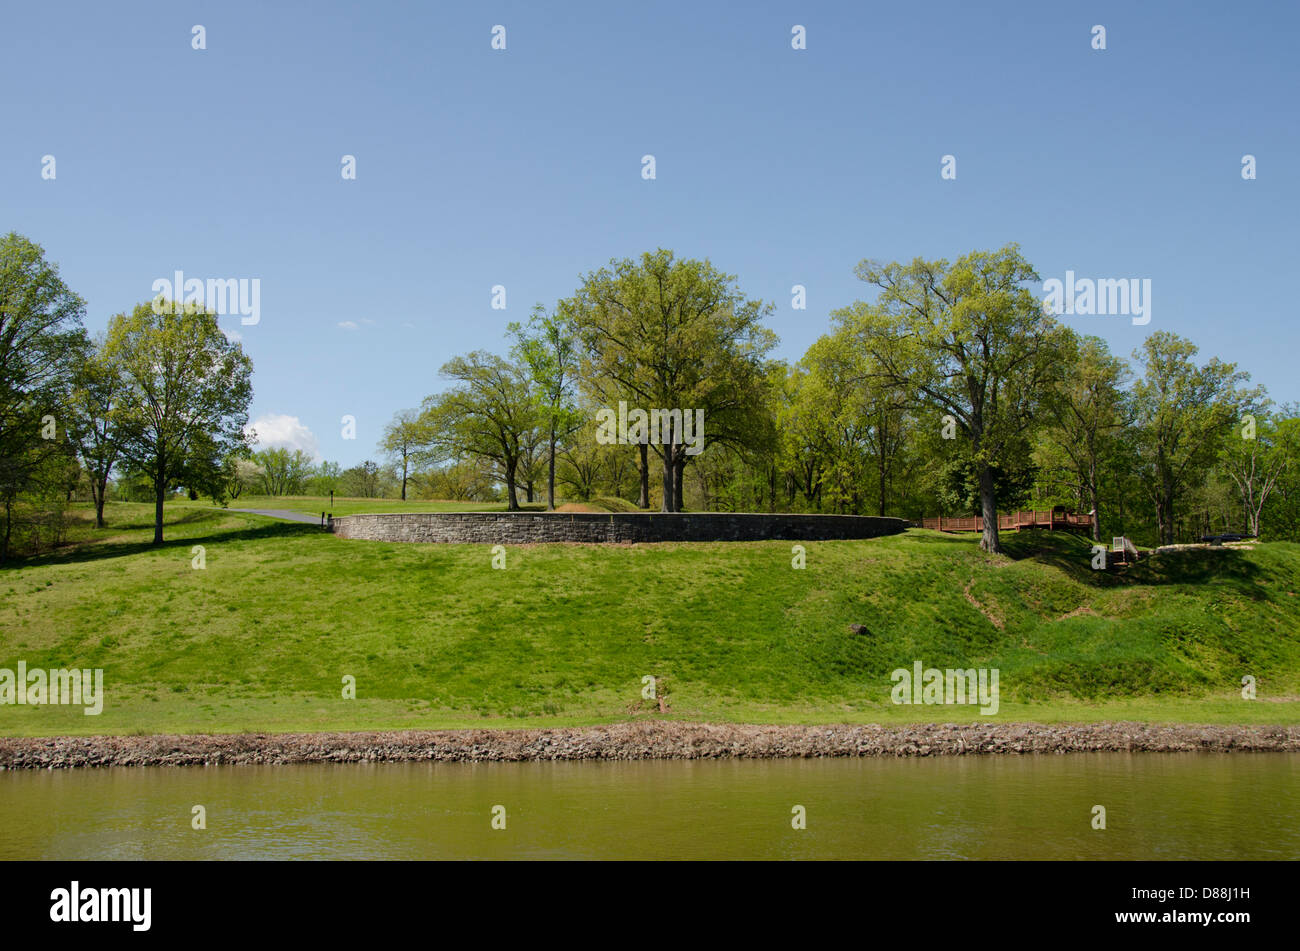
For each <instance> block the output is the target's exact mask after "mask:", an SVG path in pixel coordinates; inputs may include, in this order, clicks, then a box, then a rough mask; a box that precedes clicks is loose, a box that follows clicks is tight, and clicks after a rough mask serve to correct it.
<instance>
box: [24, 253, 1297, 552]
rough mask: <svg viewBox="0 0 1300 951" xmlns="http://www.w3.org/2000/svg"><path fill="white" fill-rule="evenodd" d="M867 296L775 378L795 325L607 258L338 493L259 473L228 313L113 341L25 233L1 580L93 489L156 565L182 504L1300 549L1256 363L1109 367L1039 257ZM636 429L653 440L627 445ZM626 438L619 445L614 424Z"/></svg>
mask: <svg viewBox="0 0 1300 951" xmlns="http://www.w3.org/2000/svg"><path fill="white" fill-rule="evenodd" d="M857 276H858V277H859V278H860V279H861V280H862V281H863V282H864V283H865V284H866V285H867V286H868V288H869V289H870V290H869V295H868V297H867V299H864V300H859V301H855V302H852V303H849V304H847V305H845V306H844V307H841V308H838V309H836V310H834V311H833V312H832V314H831V324H830V326H829V328H828V331H827V333H826V334H824V335H823V336H822V337H820V338H819V339H818V340H816V341H815V342H814V343H813V344H812V346H810V347H809V348H808V351H807V352H806V353H805V354H804V356H803V357H802V358H801V359H800V360H798V361H796V362H793V363H788V362H786V361H782V360H778V359H775V358H773V357H772V351H773V349H774V348H775V346H776V343H777V339H776V335H775V334H774V333H773V332H772V330H771V329H770V328H768V327H767V326H765V323H764V321H765V319H766V318H767V317H768V316H770V314H771V312H772V306H771V305H770V304H766V303H764V302H763V301H761V300H758V299H754V298H751V297H749V296H748V295H746V294H745V293H744V292H743V291H742V290H741V288H740V286H739V284H738V282H737V278H736V277H735V276H734V275H730V274H726V273H724V272H722V271H719V270H717V269H716V268H715V267H714V266H713V265H712V264H711V263H710V262H709V261H708V260H695V259H681V258H678V257H676V256H675V255H674V254H673V252H671V251H667V250H663V249H660V250H657V251H655V252H653V253H646V254H643V255H641V256H640V257H639V258H635V259H623V260H615V261H611V262H610V263H609V265H608V266H606V267H602V268H599V269H597V270H595V271H592V272H589V273H587V274H586V275H583V276H582V277H581V278H580V280H579V283H578V286H577V288H576V289H575V291H574V293H573V294H572V295H571V296H569V297H566V298H563V299H561V300H559V301H556V302H555V303H554V304H553V305H551V306H549V307H545V306H542V305H538V306H537V307H536V308H535V309H534V310H533V312H532V314H531V316H530V318H529V319H528V320H527V321H526V322H522V323H512V324H510V325H508V328H507V346H506V347H505V348H504V352H502V353H492V352H488V351H483V350H480V351H474V352H472V353H468V354H464V355H461V356H456V357H453V358H452V359H450V360H448V361H447V362H446V363H445V364H444V365H443V366H442V369H441V375H442V378H443V379H444V380H445V381H446V384H447V385H446V386H444V388H443V389H441V390H440V391H439V392H436V393H433V394H432V395H430V396H429V397H428V398H426V399H425V400H424V401H423V403H422V404H421V405H420V406H418V407H412V408H410V409H405V410H401V411H399V412H398V413H396V414H395V415H394V417H393V419H392V420H391V422H390V423H389V424H388V425H387V426H386V427H385V429H384V432H383V435H382V438H381V440H380V442H379V445H378V447H377V448H378V450H379V453H380V459H379V460H378V461H376V460H367V461H365V462H363V463H361V464H359V465H357V466H353V467H351V468H349V469H343V468H342V467H340V466H339V465H338V464H337V463H332V462H328V461H326V462H322V463H319V464H317V463H315V462H314V461H313V460H312V458H311V457H310V456H308V455H307V454H306V453H303V452H302V451H300V450H289V449H282V448H273V449H264V450H261V451H254V449H253V446H252V445H250V439H249V437H248V436H247V435H246V433H245V427H246V424H247V421H248V406H249V403H250V401H251V398H252V382H251V381H252V364H251V361H250V360H249V359H248V357H247V356H246V355H245V354H244V353H243V351H242V348H241V347H240V346H239V344H238V343H236V342H232V341H230V340H228V339H227V338H226V336H225V335H224V334H223V333H222V332H221V330H220V329H219V327H218V325H217V320H216V316H215V315H214V314H211V313H208V312H206V311H204V310H203V309H202V308H200V307H197V306H185V307H181V306H179V305H176V304H175V303H174V302H169V301H149V302H145V303H141V304H138V305H136V306H135V307H133V308H132V309H131V310H130V311H129V312H123V313H120V314H117V315H115V316H114V317H113V318H111V320H110V321H109V326H108V329H107V332H106V333H105V334H103V335H102V336H100V337H98V338H94V339H92V338H91V337H90V336H89V335H88V334H87V332H86V331H85V329H84V327H83V326H82V322H83V319H84V313H85V304H84V302H83V301H82V300H81V298H80V297H78V296H77V295H76V294H75V293H73V292H72V291H71V290H70V289H68V288H67V286H66V285H65V284H64V283H63V281H62V280H61V279H60V277H59V275H58V269H57V267H55V266H54V265H52V264H50V263H49V262H47V261H46V260H45V255H44V252H43V250H42V249H41V248H40V247H39V246H37V245H36V244H34V243H32V242H31V241H29V240H28V239H26V238H23V237H21V236H19V235H16V234H10V235H8V236H6V237H5V238H3V239H0V515H2V517H3V525H2V526H0V528H2V529H3V531H2V533H0V559H3V558H4V557H5V556H6V555H7V554H8V553H9V551H10V549H11V546H12V543H13V541H14V538H15V533H17V534H18V535H19V536H22V537H20V538H19V540H18V547H19V548H27V549H30V547H31V544H30V540H31V539H32V538H36V537H38V536H39V534H40V532H41V531H43V530H45V528H46V527H47V526H45V524H44V522H43V520H47V521H48V519H49V513H50V512H56V513H57V512H58V511H59V510H60V505H61V504H63V503H65V502H67V501H68V500H71V499H72V498H73V497H74V495H75V496H77V497H80V493H83V492H84V493H85V494H86V495H87V496H88V497H89V498H90V499H91V500H92V501H93V502H94V507H95V513H96V523H97V524H98V525H100V526H102V525H103V512H104V503H105V499H106V497H107V496H108V494H109V493H110V492H112V493H114V497H119V498H133V499H142V500H143V499H149V500H152V501H153V502H154V504H155V532H154V540H155V542H159V543H160V542H161V541H162V510H163V503H164V501H165V500H166V499H167V498H169V497H170V496H171V495H172V494H173V493H176V492H178V491H179V492H184V493H187V494H188V495H189V496H190V497H191V498H198V497H200V496H203V497H210V498H212V499H215V500H217V501H219V502H223V503H224V502H227V501H228V500H230V499H232V498H238V497H239V496H240V495H241V494H242V493H244V492H248V493H249V494H254V493H261V494H266V495H292V494H303V493H306V494H311V495H320V496H324V495H327V494H328V493H329V492H335V493H337V494H340V495H346V496H362V497H376V498H377V497H393V498H401V499H407V498H438V499H452V500H463V501H484V502H486V501H489V500H504V502H505V504H506V506H507V507H508V508H509V509H512V510H513V509H518V508H520V507H521V506H522V505H526V504H529V503H532V504H534V505H538V504H542V503H543V501H544V504H545V505H546V506H547V507H551V508H554V507H556V506H557V504H558V503H559V502H561V501H579V502H583V501H590V500H592V499H596V498H600V497H603V498H606V499H610V500H614V499H617V500H623V504H624V505H626V507H628V508H634V507H637V508H641V509H647V510H648V509H657V510H659V511H662V512H680V511H684V510H688V509H697V510H729V511H756V510H762V511H809V512H831V513H844V514H879V515H897V516H902V517H904V518H908V519H914V520H915V519H920V518H922V517H926V516H934V515H945V516H954V515H969V514H980V515H983V516H984V525H985V528H984V533H983V536H982V538H981V546H982V547H983V548H985V549H986V550H989V551H997V550H999V547H1000V542H999V536H998V530H997V518H996V516H997V514H998V513H999V512H1005V511H1008V510H1011V509H1014V508H1018V507H1026V506H1031V507H1034V508H1047V507H1054V506H1064V507H1067V508H1070V509H1072V510H1074V511H1078V512H1092V513H1094V515H1095V518H1094V520H1093V532H1094V537H1096V538H1098V539H1101V538H1105V537H1108V536H1109V535H1118V534H1125V535H1128V536H1129V537H1131V538H1133V539H1134V540H1136V541H1138V542H1139V543H1140V544H1152V543H1171V542H1175V541H1180V540H1188V539H1192V538H1195V537H1198V536H1199V535H1200V534H1202V533H1204V532H1207V531H1215V530H1218V531H1223V530H1229V531H1245V532H1249V533H1251V534H1259V535H1266V536H1267V537H1272V538H1292V539H1296V538H1300V465H1298V464H1297V460H1300V413H1297V411H1296V408H1295V407H1293V406H1283V407H1277V406H1275V405H1274V404H1273V403H1272V402H1271V401H1270V400H1269V398H1268V396H1267V394H1266V392H1265V390H1264V389H1263V387H1258V386H1253V387H1252V386H1250V385H1249V376H1248V374H1247V373H1245V372H1244V371H1242V370H1240V369H1239V368H1238V367H1237V366H1236V365H1234V364H1231V363H1226V362H1224V361H1221V360H1219V359H1217V358H1210V359H1208V360H1202V359H1201V358H1200V356H1199V354H1198V351H1197V348H1196V346H1195V345H1194V344H1193V343H1192V342H1191V341H1189V340H1186V339H1184V338H1182V337H1180V336H1178V335H1176V334H1173V333H1171V332H1169V331H1159V332H1156V333H1153V334H1151V335H1150V336H1148V337H1147V338H1146V339H1145V340H1144V341H1143V342H1142V344H1141V346H1140V347H1138V349H1137V350H1136V351H1134V353H1133V354H1132V355H1131V358H1125V357H1123V356H1120V355H1118V354H1113V353H1111V352H1110V351H1109V349H1108V347H1107V345H1106V343H1105V342H1104V341H1103V340H1102V339H1101V338H1099V337H1095V336H1088V335H1083V334H1080V333H1078V332H1077V331H1075V330H1073V329H1072V328H1070V327H1067V326H1065V325H1063V324H1061V323H1060V322H1059V321H1057V320H1056V319H1055V318H1054V317H1053V315H1052V314H1051V313H1050V312H1049V310H1048V309H1047V308H1045V307H1044V305H1043V303H1042V302H1041V301H1040V300H1038V299H1037V298H1036V297H1035V296H1034V294H1033V292H1032V291H1031V290H1030V285H1032V284H1034V283H1035V282H1037V281H1038V275H1037V274H1036V273H1035V272H1034V270H1033V268H1032V267H1031V265H1030V264H1029V263H1028V262H1027V261H1026V260H1025V259H1024V257H1023V256H1022V254H1021V253H1020V250H1019V249H1018V248H1017V247H1016V246H1015V245H1008V246H1007V247H1004V248H1000V249H997V250H993V251H974V252H972V253H970V254H967V255H964V256H962V257H961V258H959V259H957V260H956V261H954V262H948V261H946V260H936V261H927V260H923V259H920V258H918V259H915V260H913V261H911V262H908V263H900V262H888V263H886V262H881V261H871V260H867V261H863V262H862V263H861V264H859V265H858V267H857ZM616 411H617V413H616ZM638 413H644V414H647V415H651V414H653V415H654V416H657V420H658V423H659V426H658V428H657V429H655V430H654V431H653V432H649V431H647V428H646V427H644V426H639V424H636V425H630V426H625V425H624V423H625V422H627V421H629V420H631V421H633V422H634V423H635V421H636V420H637V418H638V415H637V414H638ZM691 413H695V414H698V415H697V416H696V417H695V418H697V419H699V420H701V421H702V436H703V441H702V446H703V449H704V451H703V452H697V451H695V449H693V448H692V446H691V445H690V437H691V435H692V433H691V432H690V431H689V430H688V429H687V427H686V426H685V425H684V422H685V421H689V419H691V418H692V417H691V416H690V415H684V414H691ZM613 415H618V417H619V420H620V426H619V439H617V440H611V439H610V438H608V437H609V430H608V428H605V429H604V430H602V426H605V427H608V421H609V420H610V418H611V417H612V416H613ZM638 427H639V428H638ZM625 430H626V431H625ZM695 435H699V434H695ZM695 448H696V449H697V448H698V446H697V447H695Z"/></svg>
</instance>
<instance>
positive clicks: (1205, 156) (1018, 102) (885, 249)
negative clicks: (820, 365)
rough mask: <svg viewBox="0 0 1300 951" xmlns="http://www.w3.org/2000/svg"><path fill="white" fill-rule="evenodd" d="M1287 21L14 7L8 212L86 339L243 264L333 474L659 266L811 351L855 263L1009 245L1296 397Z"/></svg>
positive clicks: (0, 195)
mask: <svg viewBox="0 0 1300 951" xmlns="http://www.w3.org/2000/svg"><path fill="white" fill-rule="evenodd" d="M1298 9H1300V7H1298V6H1297V5H1296V4H1291V3H1276V4H1271V3H1269V4H1266V3H1258V4H1252V3H1236V4H1231V5H1227V4H1221V3H1214V4H1211V3H1160V4H1157V3H1143V4H1140V5H1138V4H1131V3H1028V2H1027V3H990V4H972V3H969V2H963V3H925V4H863V3H770V4H768V3H764V4H745V5H744V6H743V7H742V6H741V5H739V4H726V3H721V2H717V3H713V2H693V3H677V2H657V3H654V4H645V5H638V6H633V5H631V4H610V3H603V4H602V3H590V4H588V3H556V4H545V5H543V4H538V3H536V2H532V3H485V4H470V3H465V4H436V5H435V4H433V3H388V2H382V0H381V2H374V3H366V4H362V3H357V4H348V5H343V4H337V3H293V4H290V3H275V4H270V3H244V2H227V3H220V4H217V3H194V2H189V3H186V2H166V3H162V2H160V3H131V4H121V5H117V4H105V3H98V2H96V3H77V4H71V3H59V2H46V3H41V4H24V5H16V6H11V7H10V8H9V9H7V10H6V13H5V23H4V34H5V35H4V37H3V38H0V108H2V110H3V112H2V115H3V126H2V127H3V138H4V147H3V148H2V149H0V229H3V230H4V231H8V230H11V229H12V230H16V231H18V232H20V233H22V234H25V235H27V236H28V237H30V238H32V239H33V240H35V241H37V242H39V243H40V244H42V245H43V246H44V247H45V249H46V253H47V255H48V256H49V257H50V258H51V259H52V260H54V261H56V262H58V263H59V265H60V267H61V271H62V274H63V276H64V278H65V280H66V281H67V282H68V283H69V284H70V285H71V287H72V288H73V289H74V290H76V291H77V292H78V293H80V294H81V295H82V296H83V297H85V298H86V300H87V302H88V320H87V323H88V325H89V326H90V327H91V328H92V329H95V330H99V329H102V328H103V327H104V326H106V324H107V321H108V318H109V317H110V316H111V315H112V314H114V313H117V312H118V311H121V310H125V309H129V308H130V307H131V306H132V305H133V304H135V303H137V302H140V301H143V300H147V299H148V298H149V297H150V296H151V295H152V290H151V288H152V284H153V282H154V281H155V280H156V279H158V278H161V277H170V276H171V275H172V273H173V272H174V271H176V270H178V269H179V270H182V271H183V272H184V273H185V274H186V276H189V277H201V278H209V277H219V278H226V277H233V278H248V279H252V278H258V279H260V281H261V319H260V322H259V323H258V324H257V325H256V326H240V323H239V318H238V317H230V318H224V317H223V318H222V324H223V326H224V327H227V328H228V329H230V330H233V331H237V332H239V333H240V334H241V336H242V340H243V344H244V346H245V349H246V350H247V352H248V353H249V354H250V356H251V357H252V359H253V361H254V366H255V376H254V389H255V398H254V403H253V407H252V416H253V417H254V418H258V417H263V418H264V417H268V416H288V417H296V418H297V419H298V420H299V422H300V423H301V425H302V426H303V427H305V429H307V430H310V432H311V434H313V435H314V437H315V440H316V445H317V447H318V449H319V451H320V453H321V454H322V455H323V456H324V457H326V458H329V459H334V460H338V461H341V462H342V463H343V464H344V465H345V466H346V465H351V464H355V463H356V462H359V461H360V460H362V459H365V458H375V457H376V455H377V451H376V449H375V442H376V441H377V440H378V438H379V435H380V431H381V430H382V427H383V425H384V424H385V423H386V422H387V421H388V420H389V419H390V418H391V416H392V414H393V412H394V411H396V410H398V409H400V408H404V407H412V406H416V405H418V404H419V402H420V401H421V399H422V398H424V397H425V396H427V395H429V394H430V393H432V392H436V391H437V390H439V389H441V388H442V387H443V386H444V385H445V383H444V381H442V380H441V379H440V378H439V377H438V368H439V367H440V366H441V365H442V363H443V362H444V361H445V360H447V359H448V358H449V357H451V356H453V355H456V354H459V353H464V352H466V351H469V350H472V349H477V348H486V349H492V350H497V351H504V349H505V347H506V342H505V340H504V330H505V325H506V323H507V322H508V321H510V320H523V319H525V318H526V317H527V315H528V313H529V311H530V309H531V308H532V306H533V304H534V303H537V302H543V303H546V304H550V303H552V302H554V301H555V300H556V299H557V298H559V297H562V296H566V295H568V294H570V293H572V292H573V290H574V288H575V287H576V286H577V284H578V281H579V277H580V275H581V274H583V273H585V272H587V271H589V270H592V269H595V268H597V267H600V266H601V265H603V264H605V263H607V262H608V261H609V259H610V258H612V257H624V256H634V255H637V254H639V253H640V252H642V251H645V250H652V249H654V248H656V247H667V248H672V249H673V250H675V251H676V252H677V253H678V255H680V256H686V257H708V258H710V259H711V260H712V261H713V263H714V264H715V265H717V266H718V267H720V268H721V269H723V270H725V271H727V272H729V273H732V274H735V275H737V277H738V278H739V283H740V286H741V287H742V289H743V290H744V291H745V292H746V293H748V294H749V295H750V296H754V297H761V298H763V299H765V300H768V301H771V302H773V303H774V304H775V305H776V310H775V313H774V314H773V316H772V319H771V326H772V328H773V329H774V330H775V331H776V332H777V333H778V335H779V336H780V338H781V346H780V350H779V355H780V356H783V357H785V358H787V359H790V360H795V359H798V357H799V356H801V355H802V353H803V352H804V350H805V349H806V348H807V346H808V345H809V344H810V343H811V342H812V341H813V340H815V339H816V338H817V337H818V336H819V335H820V334H822V333H824V332H825V331H826V330H827V329H828V326H829V313H830V311H831V310H833V309H834V308H837V307H840V306H843V305H845V304H847V303H849V302H851V301H852V300H854V299H856V298H859V297H864V296H868V288H867V287H866V286H865V285H863V284H861V282H859V281H857V280H856V278H855V277H854V276H853V267H854V265H855V264H856V263H857V262H858V261H859V260H861V259H862V258H864V257H873V258H884V259H887V260H910V259H911V258H912V257H915V256H918V255H919V256H924V257H928V258H939V257H946V258H949V259H953V258H956V257H957V256H959V255H960V254H962V253H964V252H967V251H970V250H972V249H975V248H993V247H998V246H1001V245H1002V244H1005V243H1007V242H1009V241H1016V242H1019V243H1020V245H1021V248H1022V250H1023V252H1024V253H1025V255H1026V256H1027V257H1028V259H1029V260H1030V261H1031V262H1032V263H1033V264H1034V266H1035V267H1036V269H1037V270H1038V272H1039V273H1040V274H1041V275H1042V276H1043V278H1044V279H1047V278H1050V277H1059V278H1064V276H1065V272H1066V270H1067V269H1069V270H1073V271H1074V272H1075V273H1076V274H1077V275H1079V276H1081V277H1094V278H1134V277H1135V278H1144V279H1150V280H1151V282H1152V301H1151V316H1152V320H1151V322H1150V324H1148V325H1147V326H1142V327H1139V326H1133V325H1132V323H1131V321H1130V320H1129V319H1128V318H1127V317H1073V318H1067V322H1069V323H1070V324H1071V325H1072V326H1075V327H1077V328H1079V329H1081V330H1084V331H1087V332H1093V333H1099V334H1101V335H1102V336H1104V337H1106V338H1107V340H1108V341H1109V342H1110V344H1111V346H1112V348H1113V349H1115V350H1116V351H1117V352H1119V353H1122V354H1124V355H1128V354H1129V352H1130V351H1132V350H1133V349H1134V347H1136V346H1138V345H1139V344H1140V342H1141V340H1142V339H1143V338H1144V337H1145V336H1146V335H1147V334H1148V333H1151V332H1153V331H1156V330H1171V331H1173V332H1175V333H1179V334H1182V335H1185V336H1187V337H1189V338H1191V339H1192V340H1193V341H1195V342H1196V343H1197V344H1198V345H1199V346H1200V347H1201V356H1202V357H1203V358H1208V357H1209V356H1211V355H1216V356H1219V357H1222V358H1224V359H1227V360H1233V361H1236V362H1238V363H1239V364H1240V365H1241V366H1242V368H1244V369H1246V370H1248V371H1249V372H1250V373H1251V374H1252V377H1253V379H1254V380H1255V382H1259V383H1263V384H1265V385H1266V386H1267V387H1268V388H1269V391H1270V393H1271V394H1272V396H1273V397H1274V399H1276V400H1278V401H1279V402H1281V401H1290V400H1300V383H1297V380H1296V374H1295V372H1294V369H1293V363H1292V361H1293V360H1294V351H1295V341H1296V337H1297V333H1296V330H1295V329H1294V321H1295V305H1294V301H1293V300H1292V299H1291V298H1290V297H1289V294H1290V291H1291V289H1292V288H1291V280H1290V279H1291V275H1292V273H1293V271H1294V267H1295V258H1296V252H1297V249H1300V241H1298V240H1297V237H1298V234H1297V232H1298V230H1300V224H1297V216H1296V209H1297V207H1300V203H1298V202H1297V197H1300V195H1298V188H1297V181H1296V168H1297V156H1298V154H1300V150H1298V148H1297V147H1298V146H1300V141H1298V140H1300V124H1298V123H1297V122H1296V114H1297V113H1296V104H1295V95H1296V91H1297V88H1298V84H1297V72H1300V70H1298V69H1297V67H1296V65H1295V64H1296V57H1295V55H1294V52H1293V51H1292V50H1291V49H1290V43H1291V42H1292V41H1293V40H1294V37H1295V36H1296V35H1298V34H1300V29H1298V28H1300V13H1298V12H1297V10H1298ZM195 24H201V25H203V26H204V27H205V29H206V44H207V48H206V49H205V50H201V51H200V50H194V49H192V48H191V28H192V26H193V25H195ZM497 24H500V25H503V26H504V27H505V28H506V49H505V50H504V51H498V50H493V49H492V48H491V40H492V32H491V31H492V28H493V26H494V25H497ZM795 24H800V25H803V26H804V27H805V28H806V31H807V49H805V50H793V49H792V48H791V42H790V41H791V28H792V26H794V25H795ZM1096 24H1101V25H1103V26H1105V28H1106V43H1107V49H1106V50H1104V51H1097V50H1094V49H1092V45H1091V41H1092V36H1091V30H1092V27H1093V26H1094V25H1096ZM645 154H652V155H654V156H655V160H656V174H657V177H656V179H655V180H653V181H645V180H643V179H642V177H641V157H642V156H643V155H645ZM1246 154H1251V155H1254V156H1255V157H1256V161H1257V174H1258V177H1257V179H1256V180H1254V181H1245V180H1243V179H1242V176H1241V162H1242V156H1243V155H1246ZM45 155H53V156H54V157H55V161H56V178H55V179H54V180H45V179H43V178H42V177H41V169H42V158H43V156H45ZM344 155H354V156H355V157H356V163H357V164H356V168H357V177H356V180H355V181H345V180H343V178H342V177H341V175H340V168H341V159H342V157H343V156H344ZM944 155H953V156H955V158H956V169H957V177H956V179H955V180H951V181H945V180H943V179H941V177H940V163H941V157H942V156H944ZM497 284H500V285H504V287H505V288H506V303H507V307H506V309H505V310H504V311H502V310H494V309H493V308H492V307H491V290H492V287H493V285H497ZM794 284H803V285H805V286H806V288H807V309H806V310H802V311H801V310H794V309H792V307H791V293H790V289H791V286H792V285H794ZM346 323H351V324H355V329H352V328H348V327H345V326H341V324H346ZM345 414H350V415H353V416H355V417H356V420H357V426H356V428H357V436H356V439H355V441H349V440H345V439H343V438H342V434H341V430H342V426H341V423H340V419H341V418H342V417H343V416H344V415H345ZM286 432H287V431H286ZM297 438H299V439H305V438H306V437H305V436H304V435H303V433H302V432H301V431H299V432H298V435H297Z"/></svg>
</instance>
